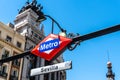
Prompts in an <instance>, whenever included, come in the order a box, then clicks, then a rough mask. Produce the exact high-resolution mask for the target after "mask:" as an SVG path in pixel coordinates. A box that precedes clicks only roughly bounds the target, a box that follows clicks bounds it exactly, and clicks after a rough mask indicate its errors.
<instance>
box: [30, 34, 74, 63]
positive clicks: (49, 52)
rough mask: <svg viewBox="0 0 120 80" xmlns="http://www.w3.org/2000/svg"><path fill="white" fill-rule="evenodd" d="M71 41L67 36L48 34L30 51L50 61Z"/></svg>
mask: <svg viewBox="0 0 120 80" xmlns="http://www.w3.org/2000/svg"><path fill="white" fill-rule="evenodd" d="M71 41H72V40H71V39H69V38H66V37H63V36H59V35H55V34H50V35H48V36H47V37H46V38H45V39H44V40H43V41H41V42H40V43H39V44H38V45H37V46H36V47H35V48H34V49H33V50H32V51H31V53H33V54H35V55H37V56H39V57H41V58H44V59H45V60H48V61H50V60H52V59H54V58H56V57H57V56H58V55H60V54H61V53H62V52H63V51H64V50H65V48H66V46H67V45H68V44H69V43H70V42H71Z"/></svg>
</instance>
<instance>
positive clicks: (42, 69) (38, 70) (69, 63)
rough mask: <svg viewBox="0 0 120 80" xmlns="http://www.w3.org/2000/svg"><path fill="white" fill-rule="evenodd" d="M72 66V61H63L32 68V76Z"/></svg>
mask: <svg viewBox="0 0 120 80" xmlns="http://www.w3.org/2000/svg"><path fill="white" fill-rule="evenodd" d="M71 68H72V61H66V62H63V63H58V64H54V65H49V66H45V67H40V68H35V69H32V70H31V74H30V76H35V75H40V74H45V73H51V72H56V71H61V70H66V69H71Z"/></svg>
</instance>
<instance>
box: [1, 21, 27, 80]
mask: <svg viewBox="0 0 120 80" xmlns="http://www.w3.org/2000/svg"><path fill="white" fill-rule="evenodd" d="M24 46H25V37H23V36H21V35H20V34H19V33H17V32H15V31H14V25H12V24H11V23H9V24H8V25H5V24H3V23H2V22H0V59H4V58H7V57H10V56H14V55H18V54H21V53H22V52H24ZM22 63H23V59H18V60H14V61H10V62H7V63H3V64H1V68H0V80H20V78H21V76H20V75H21V73H22V72H21V71H22V65H23V64H22Z"/></svg>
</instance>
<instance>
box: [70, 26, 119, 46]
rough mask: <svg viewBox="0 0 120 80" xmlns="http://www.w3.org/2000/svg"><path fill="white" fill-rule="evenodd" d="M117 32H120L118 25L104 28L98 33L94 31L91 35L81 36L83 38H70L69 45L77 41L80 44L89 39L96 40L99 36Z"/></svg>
mask: <svg viewBox="0 0 120 80" xmlns="http://www.w3.org/2000/svg"><path fill="white" fill-rule="evenodd" d="M119 30H120V25H116V26H113V27H110V28H106V29H102V30H99V31H96V32H93V33H89V34H86V35H83V36H77V37H74V38H72V42H71V44H74V43H75V42H77V41H80V42H82V41H85V40H89V39H92V38H96V37H99V36H103V35H106V34H110V33H113V32H116V31H119Z"/></svg>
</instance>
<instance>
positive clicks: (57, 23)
mask: <svg viewBox="0 0 120 80" xmlns="http://www.w3.org/2000/svg"><path fill="white" fill-rule="evenodd" d="M44 16H46V17H48V18H50V19H51V20H52V21H53V22H55V23H56V25H57V26H58V27H59V29H60V30H61V31H62V32H66V30H64V29H63V28H62V27H61V26H60V24H59V23H58V22H57V21H56V20H55V19H53V18H52V17H51V16H49V15H44Z"/></svg>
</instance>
